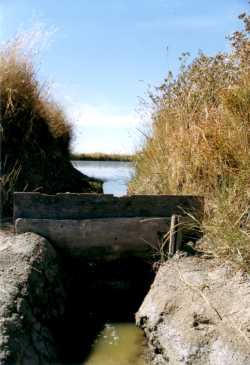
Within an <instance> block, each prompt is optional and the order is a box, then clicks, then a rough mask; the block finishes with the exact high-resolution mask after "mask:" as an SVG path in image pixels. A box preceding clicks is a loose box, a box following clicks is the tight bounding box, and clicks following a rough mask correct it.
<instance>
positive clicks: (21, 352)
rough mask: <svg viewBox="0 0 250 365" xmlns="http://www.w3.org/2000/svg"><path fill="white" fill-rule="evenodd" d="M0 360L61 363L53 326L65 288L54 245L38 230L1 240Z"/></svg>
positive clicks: (25, 363)
mask: <svg viewBox="0 0 250 365" xmlns="http://www.w3.org/2000/svg"><path fill="white" fill-rule="evenodd" d="M0 290H1V295H0V363H1V365H7V364H8V365H14V364H22V365H31V364H32V365H39V364H44V365H46V364H52V363H57V361H58V357H57V348H56V347H57V346H56V342H55V337H54V330H55V329H56V327H57V326H58V321H59V320H60V319H61V317H62V315H63V312H64V301H65V299H64V298H65V293H64V288H63V286H62V282H61V272H60V266H59V263H58V259H57V256H56V253H55V250H54V249H53V247H52V246H51V245H50V244H49V242H48V241H47V240H45V239H44V238H42V237H40V236H37V235H35V234H33V233H26V234H23V235H19V236H13V237H7V238H6V239H3V240H1V245H0Z"/></svg>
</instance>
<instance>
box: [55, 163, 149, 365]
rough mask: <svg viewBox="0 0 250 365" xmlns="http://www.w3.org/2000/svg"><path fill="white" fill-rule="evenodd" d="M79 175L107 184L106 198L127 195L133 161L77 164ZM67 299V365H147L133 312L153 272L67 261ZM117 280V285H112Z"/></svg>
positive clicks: (63, 336)
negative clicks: (107, 196)
mask: <svg viewBox="0 0 250 365" xmlns="http://www.w3.org/2000/svg"><path fill="white" fill-rule="evenodd" d="M73 164H74V166H75V167H76V168H78V169H79V170H80V171H81V172H83V173H85V174H87V175H88V176H91V177H95V178H99V179H102V180H103V181H104V193H109V194H110V193H111V194H114V195H117V196H121V195H125V194H126V190H127V184H128V182H129V180H130V178H131V176H132V174H133V165H132V163H130V162H109V161H73ZM65 265H67V268H65V272H67V278H65V280H66V283H67V284H66V285H67V292H68V296H67V297H68V299H67V302H66V315H65V320H64V322H63V323H62V328H59V329H58V334H57V336H58V338H59V341H58V343H60V349H59V352H60V353H61V358H62V361H63V362H64V363H65V364H77V365H78V364H79V365H80V364H86V365H103V364H105V365H118V364H119V365H131V364H133V365H146V360H145V340H144V336H143V333H142V331H141V330H140V329H138V328H137V327H136V325H135V313H136V311H137V310H138V308H139V306H140V304H141V303H142V301H143V298H144V296H145V295H146V293H147V291H148V289H149V287H150V284H151V282H152V281H153V276H154V274H153V271H152V268H151V264H150V263H148V262H143V261H141V260H138V259H134V260H131V258H130V259H127V260H126V259H123V260H117V261H114V262H110V263H105V262H104V261H103V262H101V261H98V262H88V261H83V260H81V259H78V260H77V259H72V260H71V264H69V259H68V258H65ZM114 278H115V280H114Z"/></svg>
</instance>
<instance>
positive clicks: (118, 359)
mask: <svg viewBox="0 0 250 365" xmlns="http://www.w3.org/2000/svg"><path fill="white" fill-rule="evenodd" d="M143 343H144V337H143V334H142V332H141V331H140V330H139V329H138V328H137V327H136V326H135V325H134V324H133V323H106V325H105V326H104V329H103V330H102V331H101V332H100V333H99V335H98V336H97V338H96V340H95V342H94V344H93V349H92V351H91V353H90V355H89V357H88V359H87V360H86V361H85V362H84V364H85V365H104V364H105V365H146V362H145V361H144V354H143Z"/></svg>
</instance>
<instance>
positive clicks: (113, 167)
mask: <svg viewBox="0 0 250 365" xmlns="http://www.w3.org/2000/svg"><path fill="white" fill-rule="evenodd" d="M72 163H73V165H74V167H75V168H77V169H78V170H79V171H81V172H82V173H83V174H85V175H88V176H89V177H94V178H97V179H101V180H103V181H104V184H103V191H104V193H105V194H113V195H115V196H122V195H126V193H127V186H128V183H129V181H130V180H131V178H132V176H133V173H134V167H133V163H132V162H123V161H72Z"/></svg>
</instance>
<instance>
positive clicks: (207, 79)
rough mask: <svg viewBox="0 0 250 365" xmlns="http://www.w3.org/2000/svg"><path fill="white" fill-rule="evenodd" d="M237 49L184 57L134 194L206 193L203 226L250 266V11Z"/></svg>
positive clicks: (221, 251)
mask: <svg viewBox="0 0 250 365" xmlns="http://www.w3.org/2000/svg"><path fill="white" fill-rule="evenodd" d="M240 18H241V19H242V20H243V22H244V24H245V30H243V31H241V32H235V33H234V34H233V35H232V37H230V41H231V44H232V51H231V53H229V54H218V55H216V56H214V57H209V56H206V55H204V54H203V53H200V54H199V55H198V57H197V58H196V59H195V60H194V61H193V62H192V63H191V64H190V65H187V64H186V58H187V54H183V56H182V64H181V69H180V73H179V75H178V77H177V78H176V79H174V78H173V76H172V74H171V73H170V74H169V75H168V77H167V78H166V80H165V81H164V83H163V84H162V85H161V86H160V87H159V88H157V91H156V93H155V94H154V95H151V100H152V107H153V110H152V120H153V126H152V133H151V135H150V136H148V138H147V139H146V141H145V145H144V148H143V149H142V151H140V152H139V153H138V154H137V156H136V176H135V179H134V180H133V181H132V183H131V185H130V192H133V193H134V192H136V193H156V194H166V193H167V194H189V193H190V194H203V195H205V197H206V216H205V219H204V221H203V223H202V229H203V231H204V232H205V234H206V235H207V238H208V241H209V242H210V243H211V244H210V249H211V250H212V251H213V253H214V254H215V255H219V256H221V257H223V258H225V259H227V258H231V259H233V260H234V261H236V262H237V263H240V264H241V265H243V266H245V267H249V265H250V223H249V220H248V217H249V194H250V180H249V175H250V41H249V31H250V17H249V16H248V15H246V14H242V15H241V16H240Z"/></svg>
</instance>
